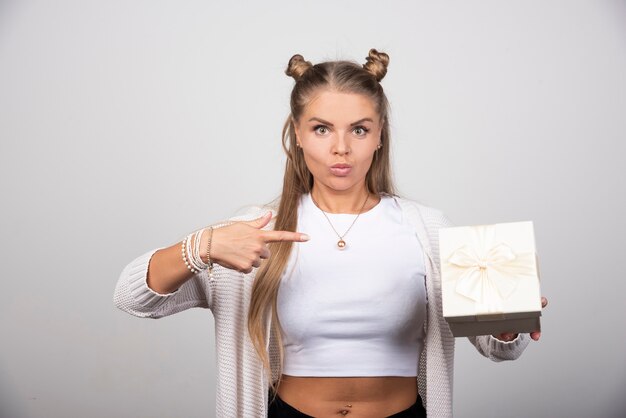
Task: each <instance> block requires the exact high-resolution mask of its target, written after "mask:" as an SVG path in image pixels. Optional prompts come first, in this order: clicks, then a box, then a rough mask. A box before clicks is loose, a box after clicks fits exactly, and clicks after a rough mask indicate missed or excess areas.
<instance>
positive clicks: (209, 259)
mask: <svg viewBox="0 0 626 418" xmlns="http://www.w3.org/2000/svg"><path fill="white" fill-rule="evenodd" d="M212 240H213V227H212V226H210V227H209V242H208V244H207V248H206V263H207V266H208V269H209V280H213V279H214V277H213V262H212V261H211V241H212Z"/></svg>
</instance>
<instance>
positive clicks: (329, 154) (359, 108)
mask: <svg viewBox="0 0 626 418" xmlns="http://www.w3.org/2000/svg"><path fill="white" fill-rule="evenodd" d="M295 128H296V140H297V142H298V144H299V145H300V146H301V152H303V154H304V160H305V162H306V165H307V167H308V169H309V171H311V174H313V178H314V187H316V188H317V187H319V188H321V189H327V190H328V189H330V190H328V191H335V192H351V191H355V190H361V189H362V188H364V187H365V176H366V175H367V172H368V170H369V168H370V166H371V165H372V160H373V158H374V152H375V151H376V148H377V147H378V144H379V143H380V135H381V130H382V124H381V123H380V117H379V115H378V113H377V112H376V108H375V106H374V103H373V102H372V100H371V99H369V98H368V97H365V96H362V95H359V94H353V93H338V92H334V91H330V90H324V91H321V92H320V93H319V94H318V95H317V96H315V97H314V98H313V100H311V102H310V103H309V105H308V106H307V107H306V109H305V111H304V112H303V114H302V116H301V117H300V119H299V120H298V121H296V123H295Z"/></svg>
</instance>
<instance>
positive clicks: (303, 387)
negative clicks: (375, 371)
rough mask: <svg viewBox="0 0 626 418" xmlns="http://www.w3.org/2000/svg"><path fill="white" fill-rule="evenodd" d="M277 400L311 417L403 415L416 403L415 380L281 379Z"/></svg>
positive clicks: (405, 378) (411, 378)
mask: <svg viewBox="0 0 626 418" xmlns="http://www.w3.org/2000/svg"><path fill="white" fill-rule="evenodd" d="M278 395H279V396H280V398H281V399H282V400H283V401H285V402H287V403H288V404H289V405H291V406H293V407H294V408H296V409H297V410H299V411H300V412H303V413H305V414H307V415H311V416H314V417H321V418H324V417H334V418H336V417H342V416H346V417H349V418H380V417H387V416H390V415H393V414H395V413H398V412H400V411H404V410H405V409H407V408H409V407H410V406H411V405H413V404H414V403H415V400H416V399H417V378H416V377H415V376H413V377H399V376H381V377H378V376H377V377H308V376H307V377H301V376H289V375H285V374H283V375H282V382H281V383H280V385H279V386H278Z"/></svg>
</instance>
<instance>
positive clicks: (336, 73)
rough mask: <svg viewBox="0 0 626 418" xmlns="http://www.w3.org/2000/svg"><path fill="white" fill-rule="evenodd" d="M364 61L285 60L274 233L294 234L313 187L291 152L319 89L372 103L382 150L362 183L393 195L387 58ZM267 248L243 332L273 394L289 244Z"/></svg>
mask: <svg viewBox="0 0 626 418" xmlns="http://www.w3.org/2000/svg"><path fill="white" fill-rule="evenodd" d="M366 60H367V62H366V63H365V64H363V65H359V64H357V63H355V62H351V61H328V62H323V63H320V64H316V65H312V64H311V63H310V62H308V61H305V60H304V58H303V57H302V56H301V55H299V54H296V55H294V56H293V57H291V59H290V60H289V64H288V66H287V69H286V71H285V73H286V74H287V75H288V76H291V77H293V78H294V79H295V81H296V82H295V85H294V87H293V90H292V92H291V114H290V115H289V116H288V117H287V120H286V121H285V124H284V127H283V131H282V144H283V149H284V151H285V153H286V154H287V162H286V166H285V175H284V178H283V190H282V194H281V195H280V203H279V204H278V210H277V213H276V217H275V224H274V230H277V231H296V228H297V226H298V225H297V224H298V203H299V201H300V197H301V196H302V195H303V194H306V193H310V192H311V189H312V187H313V175H312V174H311V172H310V171H309V169H308V168H307V166H306V163H305V161H304V155H303V154H302V152H301V151H300V150H299V149H298V147H296V134H295V123H294V122H296V121H298V120H299V119H300V116H301V115H302V113H303V112H304V110H305V108H306V106H307V104H308V103H309V102H310V100H311V99H312V98H314V97H315V95H316V94H318V93H319V92H320V91H323V90H332V91H337V92H342V93H355V94H360V95H363V96H365V97H368V98H370V99H371V100H372V103H373V104H374V106H375V109H376V111H377V113H378V115H379V117H380V121H381V123H382V130H381V137H380V142H381V144H382V147H380V148H379V149H377V150H376V151H375V153H374V158H373V160H372V165H371V166H370V168H369V170H368V172H367V175H366V178H365V183H366V187H367V190H368V192H369V193H372V194H376V195H380V194H388V195H395V190H394V186H393V181H392V178H391V170H390V157H389V140H390V138H389V117H388V114H389V103H388V101H387V97H386V96H385V93H384V91H383V88H382V86H381V85H380V80H382V78H383V77H384V76H385V74H386V73H387V65H388V63H389V56H388V55H387V54H385V53H384V52H378V51H376V50H375V49H371V50H370V51H369V56H368V57H367V58H366ZM268 246H269V249H270V252H271V255H270V257H269V258H268V259H267V260H265V261H264V262H263V263H262V264H261V266H260V267H259V269H258V270H257V273H256V277H255V280H254V284H253V286H252V295H251V298H250V307H249V310H248V332H249V333H250V338H251V340H252V343H253V344H254V348H255V350H256V352H257V353H258V355H259V357H260V359H261V361H262V363H263V366H264V368H265V372H266V373H267V378H268V380H269V384H270V387H271V389H272V391H273V392H274V394H275V393H276V390H277V388H278V385H279V384H280V377H281V371H282V365H283V347H282V337H281V336H282V334H281V327H280V322H279V320H278V316H277V314H276V300H277V295H278V287H279V285H280V280H281V276H282V274H283V271H284V270H285V267H286V265H287V262H288V260H289V256H290V254H291V249H292V247H293V245H292V242H288V241H286V242H273V243H270V244H268ZM268 315H271V330H268V329H267V319H268ZM269 332H271V333H273V334H274V335H275V336H276V338H277V339H278V346H279V357H280V362H279V363H280V369H279V370H275V371H274V373H277V375H278V376H279V378H278V380H277V381H272V370H271V365H270V358H269V353H268V352H267V349H266V346H267V344H268V341H267V339H266V338H267V337H266V336H267V335H269Z"/></svg>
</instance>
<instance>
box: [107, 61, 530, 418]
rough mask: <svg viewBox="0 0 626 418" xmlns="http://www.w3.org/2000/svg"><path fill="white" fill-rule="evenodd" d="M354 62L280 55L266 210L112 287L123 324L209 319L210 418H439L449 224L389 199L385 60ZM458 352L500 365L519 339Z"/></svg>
mask: <svg viewBox="0 0 626 418" xmlns="http://www.w3.org/2000/svg"><path fill="white" fill-rule="evenodd" d="M366 60H367V62H366V64H364V65H362V66H361V65H358V64H355V63H352V62H348V61H334V62H324V63H321V64H317V65H312V64H311V63H310V62H308V61H305V60H304V59H303V58H302V56H301V55H294V56H293V57H292V58H291V59H290V60H289V64H288V68H287V70H286V74H287V75H289V76H291V77H293V78H294V79H295V81H296V83H295V86H294V88H293V91H292V94H291V114H290V115H289V117H288V119H287V121H286V123H285V127H284V129H283V147H284V149H285V152H286V153H287V157H288V158H287V164H286V170H285V176H284V183H283V191H282V194H281V196H280V198H279V199H277V201H278V202H277V204H272V205H268V206H266V207H260V208H254V209H252V210H250V211H249V212H248V213H247V214H246V215H245V216H243V217H241V218H237V219H231V220H230V221H229V222H225V223H222V224H216V225H213V226H211V227H207V228H203V229H201V230H198V231H196V232H195V233H192V234H190V235H189V236H188V237H187V238H186V239H185V240H183V241H182V242H180V243H177V244H174V245H172V246H171V247H168V248H162V249H158V250H153V251H150V252H148V253H146V254H144V255H142V256H140V257H139V258H137V259H136V260H134V261H133V262H131V263H130V264H129V265H128V266H127V267H126V268H125V269H124V271H123V272H122V275H121V277H120V279H119V281H118V284H117V287H116V290H115V297H114V300H115V303H116V305H117V306H118V307H119V308H120V309H122V310H124V311H126V312H128V313H130V314H133V315H136V316H141V317H151V318H159V317H163V316H166V315H171V314H173V313H176V312H179V311H182V310H184V309H188V308H191V307H204V308H209V309H211V311H212V313H213V315H214V317H215V330H216V347H217V349H216V350H217V363H218V367H217V416H219V417H264V416H269V417H279V416H280V417H306V416H315V417H331V416H332V417H336V416H337V415H342V416H346V415H348V416H351V417H355V418H356V417H363V418H365V417H387V416H393V417H423V416H426V411H427V413H428V416H429V417H449V416H451V415H452V372H453V356H454V338H453V336H452V334H451V333H450V330H449V328H448V326H447V324H446V322H445V321H444V319H443V317H442V314H441V295H440V285H439V280H440V277H439V259H438V242H437V231H438V229H439V228H441V227H445V226H450V225H452V224H451V223H450V221H449V220H448V219H447V218H446V217H445V216H444V214H443V213H442V212H441V211H439V210H437V209H434V208H431V207H427V206H424V205H421V204H419V203H416V202H412V201H409V200H406V199H403V198H400V197H398V196H396V195H395V193H394V188H393V184H392V180H391V175H390V163H389V140H390V138H389V119H388V103H387V99H386V96H385V94H384V91H383V88H382V86H381V85H380V81H381V80H382V78H383V77H384V76H385V74H386V72H387V65H388V62H389V57H388V56H387V54H385V53H382V52H378V51H376V50H375V49H372V50H370V52H369V56H368V57H367V59H366ZM296 231H297V232H296ZM531 337H532V338H534V339H538V338H539V333H533V334H531ZM470 341H471V342H472V343H473V344H474V345H475V346H476V348H477V349H478V351H479V352H480V353H482V354H483V355H485V356H487V357H489V358H491V359H492V360H494V361H500V360H508V359H515V358H517V357H518V356H519V355H520V354H521V352H522V351H523V350H524V348H525V347H526V345H527V344H528V342H529V336H528V334H519V335H512V334H502V335H499V336H497V337H494V336H478V337H472V338H470ZM423 405H424V406H425V407H424V406H423Z"/></svg>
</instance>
